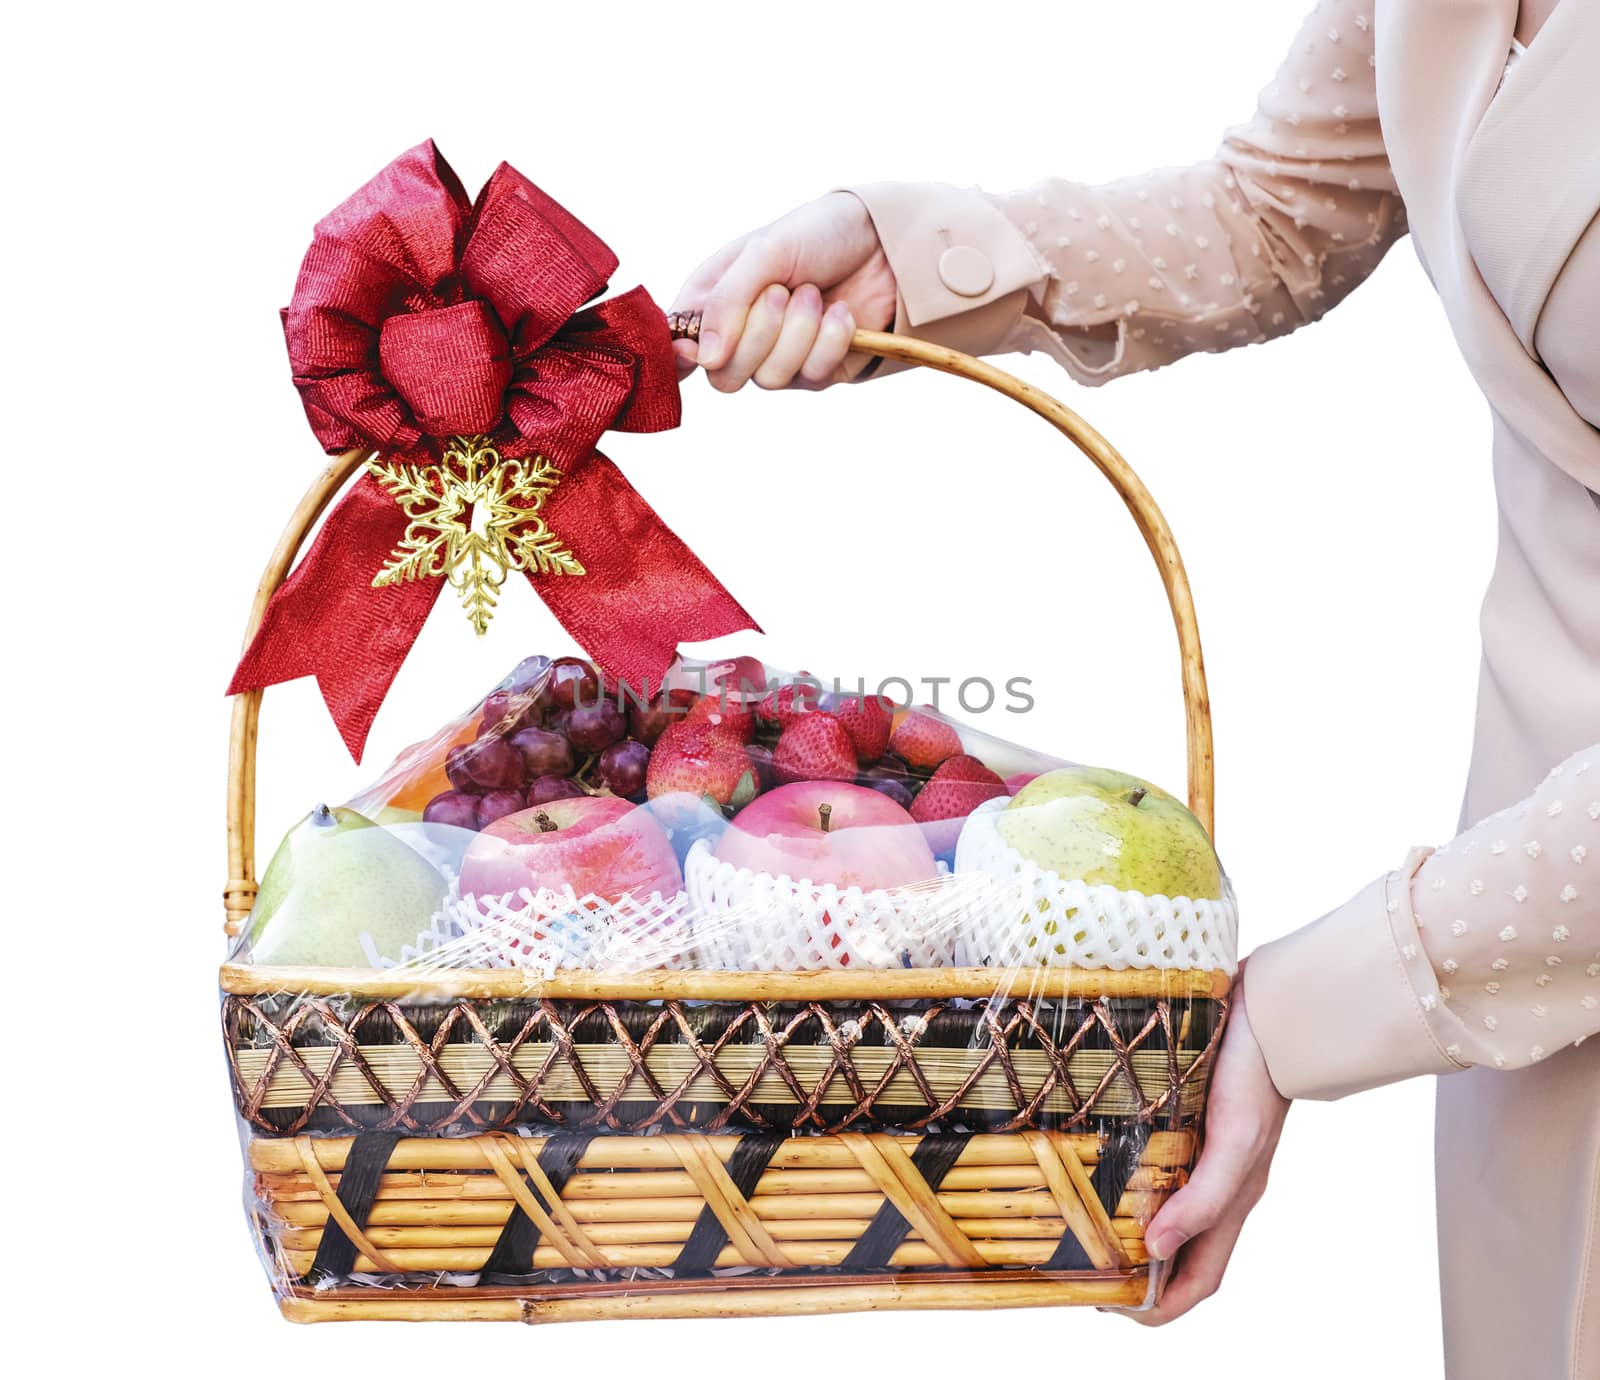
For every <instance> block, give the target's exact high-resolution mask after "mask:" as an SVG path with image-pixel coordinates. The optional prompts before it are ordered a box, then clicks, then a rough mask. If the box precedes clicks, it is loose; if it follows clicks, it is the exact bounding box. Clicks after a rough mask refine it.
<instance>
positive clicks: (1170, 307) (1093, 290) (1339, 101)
mask: <svg viewBox="0 0 1600 1380" xmlns="http://www.w3.org/2000/svg"><path fill="white" fill-rule="evenodd" d="M1370 15H1371V5H1370V3H1369V2H1368V0H1359V2H1358V0H1332V2H1331V3H1326V4H1323V5H1321V6H1319V7H1318V8H1317V10H1316V11H1315V12H1314V13H1313V14H1312V15H1311V16H1310V17H1309V18H1308V19H1307V20H1306V22H1305V24H1304V25H1303V26H1302V28H1301V30H1300V33H1299V35H1298V37H1297V38H1296V40H1295V43H1294V46H1293V48H1292V49H1291V50H1290V52H1289V55H1288V57H1287V58H1286V59H1285V60H1284V62H1283V65H1282V66H1281V67H1280V68H1279V70H1278V73H1277V75H1276V76H1275V77H1274V79H1273V81H1272V83H1271V84H1270V85H1269V86H1268V87H1267V88H1266V89H1265V90H1264V91H1263V92H1262V94H1261V97H1260V105H1259V108H1258V110H1257V112H1256V116H1255V118H1254V119H1253V120H1252V121H1251V122H1250V123H1249V124H1247V125H1244V126H1241V127H1240V128H1238V129H1234V130H1232V131H1230V132H1229V133H1228V135H1227V137H1226V139H1225V140H1224V142H1223V145H1222V147H1221V149H1220V150H1219V151H1218V153H1217V155H1216V156H1215V157H1214V158H1212V159H1211V160H1209V161H1207V162H1203V163H1198V164H1196V165H1194V166H1193V167H1187V168H1170V169H1163V170H1159V171H1155V172H1149V173H1145V174H1144V175H1142V176H1140V177H1133V178H1128V179H1126V180H1124V181H1120V182H1113V183H1109V184H1107V185H1103V186H1088V185H1084V184H1081V183H1076V182H1067V181H1062V180H1059V179H1050V180H1047V181H1044V182H1040V183H1037V184H1035V185H1034V186H1032V187H1027V188H1024V189H1023V190H1021V191H1017V192H1011V193H1008V194H1006V195H1004V196H999V197H989V196H986V195H985V194H984V193H981V192H978V191H973V190H961V189H958V188H954V187H947V186H941V185H938V184H923V185H912V184H899V183H885V184H879V185H876V186H866V187H859V188H855V189H853V190H855V192H856V193H857V195H859V196H860V197H861V198H862V200H863V201H864V202H865V203H866V205H867V208H868V210H869V211H870V213H871V215H872V218H873V222H874V224H875V225H876V227H877V230H878V233H879V236H880V238H881V239H882V242H883V245H884V249H885V252H886V254H887V258H888V261H889V265H890V267H891V268H892V269H893V270H894V274H895V278H896V281H897V283H898V287H899V295H898V302H897V311H896V329H898V330H902V331H907V332H912V333H915V334H917V335H920V336H925V337H930V338H933V339H935V340H939V341H941V342H942V343H945V344H948V345H951V346H953V347H955V348H957V349H961V350H964V351H967V352H968V353H971V354H991V353H996V352H1000V351H1005V350H1034V349H1044V350H1048V351H1049V352H1050V353H1051V354H1052V355H1054V356H1055V357H1056V358H1057V359H1058V360H1059V361H1060V362H1061V363H1062V364H1063V365H1064V366H1065V367H1066V368H1067V370H1068V371H1069V372H1070V373H1071V374H1072V375H1073V376H1074V377H1075V378H1076V379H1078V380H1079V382H1082V383H1099V382H1102V381H1104V380H1106V379H1109V378H1115V377H1117V376H1119V375H1122V374H1127V373H1132V372H1134V371H1136V370H1143V369H1155V368H1159V367H1160V366H1161V365H1164V364H1169V363H1171V362H1172V361H1173V360H1176V359H1179V358H1181V357H1182V356H1184V355H1187V354H1192V353H1195V352H1197V351H1204V352H1214V351H1218V350H1225V349H1231V348H1233V347H1234V346H1236V345H1244V344H1250V343H1252V342H1255V341H1262V340H1270V339H1272V338H1274V337H1276V336H1280V335H1286V334H1288V333H1289V332H1290V331H1292V330H1295V329H1296V328H1297V327H1299V326H1302V325H1304V324H1306V323H1307V322H1309V321H1314V320H1316V319H1317V318H1318V317H1320V316H1322V315H1323V313H1324V312H1326V311H1327V310H1328V309H1329V308H1331V307H1333V306H1334V305H1336V304H1337V303H1338V302H1340V301H1341V300H1342V299H1343V298H1344V297H1345V296H1346V295H1348V294H1349V293H1350V292H1351V291H1352V290H1353V289H1354V288H1355V287H1356V285H1357V284H1358V283H1360V282H1361V281H1362V280H1363V279H1364V278H1365V277H1366V276H1367V275H1368V274H1369V273H1371V272H1372V270H1373V269H1374V268H1375V267H1376V266H1377V264H1378V261H1379V260H1380V259H1381V258H1382V257H1383V255H1384V252H1385V251H1386V250H1387V249H1388V247H1389V246H1390V245H1391V244H1392V243H1393V242H1394V241H1395V239H1396V238H1398V236H1399V235H1400V234H1402V233H1403V232H1404V228H1405V217H1404V212H1403V209H1402V207H1401V205H1400V201H1399V198H1398V196H1397V195H1396V193H1395V186H1394V178H1393V175H1392V173H1391V172H1390V169H1389V163H1388V159H1387V156H1386V155H1385V152H1384V147H1383V137H1382V134H1381V133H1380V131H1379V128H1378V109H1377V92H1376V85H1375V82H1374V75H1373V67H1372V56H1373V46H1372V45H1373V35H1372V24H1371V19H1370Z"/></svg>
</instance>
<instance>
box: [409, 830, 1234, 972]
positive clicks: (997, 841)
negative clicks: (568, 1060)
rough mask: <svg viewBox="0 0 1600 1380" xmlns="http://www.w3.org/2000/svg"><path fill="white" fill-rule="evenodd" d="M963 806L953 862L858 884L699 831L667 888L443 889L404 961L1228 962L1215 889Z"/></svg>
mask: <svg viewBox="0 0 1600 1380" xmlns="http://www.w3.org/2000/svg"><path fill="white" fill-rule="evenodd" d="M1004 806H1005V801H1004V800H997V801H992V802H989V803H988V804H986V805H984V806H980V807H979V809H978V810H976V811H975V812H974V813H973V815H972V817H971V818H970V819H969V820H968V821H967V824H966V827H965V828H964V830H963V831H962V834H961V839H960V842H959V844H958V846H957V849H956V855H955V869H954V871H948V872H945V873H943V874H942V875H941V876H940V877H938V878H937V879H935V880H931V881H929V882H927V883H923V884H920V885H917V886H910V887H897V888H891V889H886V890H873V891H864V890H862V889H861V888H860V887H837V886H833V885H831V884H823V885H818V884H815V883H812V882H809V881H805V880H798V881H797V880H795V879H793V878H790V877H787V876H772V875H770V874H767V873H756V872H751V871H750V870H748V869H747V868H742V867H735V866H733V865H732V864H730V863H728V862H724V861H722V860H721V859H719V858H718V857H717V856H716V854H715V852H714V851H713V850H712V848H711V846H710V845H709V844H708V843H706V842H704V841H701V842H698V843H696V844H695V845H694V846H693V847H692V848H691V849H690V850H689V854H688V857H687V859H686V860H685V866H684V881H685V890H684V891H682V892H680V893H679V894H678V895H676V896H673V897H662V896H660V895H652V896H651V897H649V898H648V899H635V898H633V897H627V898H624V899H623V900H621V901H616V902H613V901H606V900H603V899H601V898H600V897H597V896H592V895H591V896H581V897H580V896H575V895H574V894H573V893H572V892H571V891H570V889H569V890H567V891H565V892H556V891H549V890H543V891H539V892H537V893H535V892H531V891H528V890H526V889H524V890H522V891H520V892H517V893H514V894H511V895H506V896H499V897H476V896H463V897H459V898H454V899H452V900H451V901H450V903H449V904H448V905H446V907H445V908H444V909H443V910H442V911H440V912H439V913H438V914H437V915H436V916H435V917H434V922H433V926H432V928H431V929H430V930H429V931H428V932H427V933H426V934H424V935H423V936H421V937H420V938H419V941H418V943H417V945H416V946H414V947H408V949H407V950H406V952H405V953H404V954H403V955H402V962H403V963H406V964H410V965H418V966H432V967H440V966H443V967H474V968H509V967H518V968H532V969H536V970H541V971H544V972H555V971H557V970H560V969H586V970H589V971H593V972H601V973H611V974H623V973H639V972H648V971H651V970H655V969H682V968H700V969H719V970H734V971H743V972H816V971H820V970H823V969H845V968H856V969H863V968H877V969H882V968H942V967H949V966H959V967H993V968H997V969H1002V970H1004V969H1011V968H1026V967H1047V968H1090V969H1128V968H1171V969H1185V968H1196V969H1221V970H1223V971H1225V972H1228V973H1232V972H1233V971H1234V970H1235V969H1236V967H1237V951H1238V914H1237V910H1236V908H1235V904H1234V900H1233V896H1232V892H1231V890H1229V891H1226V893H1225V894H1224V896H1223V897H1222V899H1220V900H1198V901H1197V900H1192V899H1190V898H1188V897H1167V896H1147V895H1145V894H1143V893H1141V892H1137V891H1120V890H1118V889H1117V888H1115V887H1110V886H1090V885H1087V884H1085V883H1084V882H1082V881H1079V880H1077V879H1063V878H1060V877H1058V876H1056V874H1055V873H1053V872H1049V871H1046V870H1044V869H1042V868H1040V867H1038V866H1037V865H1035V864H1034V863H1032V862H1029V861H1028V860H1026V859H1025V858H1023V857H1022V856H1021V855H1020V854H1018V853H1017V852H1016V850H1015V849H1013V848H1012V847H1011V846H1010V845H1009V844H1007V843H1006V842H1005V841H1004V840H1003V839H1002V838H1001V837H1000V834H999V831H998V830H997V829H996V828H995V820H996V818H997V817H998V814H999V812H1000V810H1001V809H1003V808H1004Z"/></svg>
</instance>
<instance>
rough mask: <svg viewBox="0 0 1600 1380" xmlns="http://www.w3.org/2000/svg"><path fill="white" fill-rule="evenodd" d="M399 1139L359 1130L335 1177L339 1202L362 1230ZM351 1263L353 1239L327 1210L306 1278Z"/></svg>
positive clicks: (344, 1269) (342, 1271)
mask: <svg viewBox="0 0 1600 1380" xmlns="http://www.w3.org/2000/svg"><path fill="white" fill-rule="evenodd" d="M399 1141H400V1132H398V1131H363V1132H361V1133H360V1134H359V1135H358V1136H356V1138H355V1140H354V1141H353V1142H352V1143H351V1146H350V1154H349V1157H348V1158H347V1159H346V1160H345V1166H344V1171H343V1173H341V1174H340V1176H339V1201H340V1202H341V1203H342V1204H344V1210H345V1211H346V1212H348V1213H349V1214H350V1218H351V1220H352V1221H353V1222H354V1223H355V1224H356V1226H357V1227H358V1228H360V1229H361V1230H362V1231H365V1230H366V1229H367V1215H368V1214H369V1213H370V1212H371V1211H372V1200H373V1199H374V1198H376V1197H377V1196H378V1184H379V1183H380V1181H381V1180H382V1178H383V1170H384V1166H385V1165H387V1164H388V1163H389V1156H390V1155H392V1154H393V1153H394V1147H395V1146H396V1145H397V1144H398V1143H399ZM355 1263H356V1246H355V1242H353V1241H352V1240H350V1238H349V1237H348V1236H346V1235H345V1234H344V1229H343V1228H342V1227H341V1226H340V1225H339V1224H338V1223H337V1222H336V1221H334V1219H333V1216H332V1214H331V1213H330V1214H329V1216H328V1221H327V1225H326V1226H324V1227H323V1229H322V1241H321V1243H320V1244H319V1245H318V1246H317V1254H316V1258H315V1259H314V1260H313V1261H312V1262H311V1269H310V1271H309V1272H308V1273H307V1275H306V1278H307V1279H308V1280H315V1279H319V1278H322V1277H324V1276H327V1275H347V1274H349V1273H350V1271H351V1270H352V1269H354V1268H355Z"/></svg>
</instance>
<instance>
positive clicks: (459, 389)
mask: <svg viewBox="0 0 1600 1380" xmlns="http://www.w3.org/2000/svg"><path fill="white" fill-rule="evenodd" d="M378 359H379V362H380V363H381V364H382V366H383V376H384V378H386V379H387V380H388V381H389V382H390V383H391V384H393V385H394V389H395V391H396V392H397V393H398V394H399V395H400V398H401V401H403V402H404V403H405V405H406V406H407V407H409V408H410V409H411V415H412V416H413V417H414V418H415V419H416V424H417V426H418V427H419V428H420V429H421V430H422V431H423V432H425V433H426V434H428V435H429V436H452V435H471V434H474V433H477V432H488V431H492V430H494V428H495V426H496V425H497V424H498V423H499V421H500V414H501V412H502V410H503V408H502V400H503V399H504V397H505V392H506V385H507V384H508V383H510V382H511V347H510V345H509V344H508V342H507V341H506V333H505V330H504V329H503V328H502V327H501V325H500V322H499V321H498V320H497V319H496V317H495V314H494V312H493V311H492V310H491V309H490V307H489V304H488V303H487V302H460V303H458V304H457V305H455V306H453V307H434V308H432V309H431V310H428V311H420V312H411V313H408V314H406V315H403V316H391V317H390V318H389V319H388V320H387V321H385V322H384V323H383V328H382V330H380V331H379V332H378Z"/></svg>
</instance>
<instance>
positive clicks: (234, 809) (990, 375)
mask: <svg viewBox="0 0 1600 1380" xmlns="http://www.w3.org/2000/svg"><path fill="white" fill-rule="evenodd" d="M670 321H671V324H672V328H673V333H674V335H677V336H682V337H692V336H693V335H694V334H695V333H696V331H697V329H698V327H699V314H698V313H688V314H676V313H675V314H674V315H673V316H672V317H671V318H670ZM851 348H852V349H854V350H858V351H860V352H862V353H864V354H871V355H878V356H881V357H883V358H884V359H895V360H902V361H904V362H905V363H908V364H922V365H926V366H927V367H928V368H930V369H937V370H938V371H939V372H940V373H944V374H955V375H957V376H958V377H960V378H965V379H971V380H972V381H973V382H974V383H981V384H983V385H984V386H985V387H988V388H992V389H994V390H995V391H996V392H997V393H1003V394H1004V395H1005V396H1006V397H1008V398H1010V399H1012V400H1013V401H1014V402H1019V403H1021V404H1022V405H1023V406H1024V407H1026V408H1027V409H1028V410H1029V411H1031V412H1035V413H1037V414H1038V415H1039V416H1041V417H1043V418H1044V419H1045V421H1047V422H1049V423H1050V425H1051V426H1053V427H1055V428H1056V430H1057V431H1059V432H1061V434H1062V435H1063V436H1065V437H1066V438H1067V439H1068V440H1070V441H1071V442H1072V443H1073V445H1075V446H1077V448H1078V449H1079V450H1080V451H1082V452H1083V453H1084V455H1086V456H1087V457H1088V458H1089V460H1090V461H1091V462H1092V463H1093V464H1094V466H1095V468H1096V469H1098V470H1099V471H1100V473H1101V474H1103V475H1104V476H1105V477H1106V479H1107V480H1109V481H1110V483H1111V487H1112V488H1114V489H1115V490H1116V491H1117V494H1118V496H1119V497H1120V498H1121V499H1122V501H1123V503H1124V504H1125V505H1126V506H1127V509H1128V511H1129V512H1130V513H1131V514H1132V515H1133V520H1134V523H1135V524H1136V525H1137V526H1138V528H1139V532H1140V534H1141V535H1142V536H1143V537H1144V541H1145V545H1146V546H1147V547H1149V548H1150V554H1151V556H1152V557H1153V558H1154V560H1155V563H1156V569H1157V571H1158V572H1159V573H1160V575H1161V582H1162V584H1163V585H1164V586H1165V587H1166V591H1167V603H1168V605H1169V606H1170V607H1171V609H1172V621H1173V624H1174V626H1175V627H1176V629H1177V633H1178V649H1179V652H1180V654H1181V657H1182V670H1183V702H1184V715H1185V730H1186V739H1187V745H1188V776H1189V808H1190V809H1191V810H1192V811H1194V813H1195V815H1196V817H1197V818H1198V819H1199V820H1200V822H1201V824H1203V825H1204V826H1205V828H1206V832H1207V833H1211V834H1213V836H1214V809H1213V804H1214V800H1213V792H1214V786H1215V779H1214V767H1213V763H1212V744H1211V702H1210V699H1209V698H1208V697H1207V694H1206V670H1205V662H1204V660H1203V659H1202V657H1201V654H1200V628H1199V625H1198V623H1197V622H1196V620H1195V612H1194V597H1193V595H1192V594H1191V592H1190V589H1189V577H1188V575H1187V574H1186V573H1185V572H1184V568H1183V558H1182V557H1181V556H1180V555H1179V554H1178V544H1177V542H1176V541H1175V540H1174V539H1173V536H1172V529H1171V528H1170V527H1168V526H1167V520H1166V518H1164V517H1163V516H1162V515H1161V509H1160V508H1158V507H1157V506H1156V501H1155V499H1153V498H1152V497H1151V496H1150V491H1149V490H1148V489H1146V488H1145V486H1144V483H1143V481H1141V480H1140V478H1139V476H1138V475H1137V474H1135V473H1134V472H1133V469H1132V467H1131V466H1129V464H1128V462H1127V461H1126V460H1124V459H1123V458H1122V456H1121V455H1119V454H1118V453H1117V450H1116V448H1115V447H1114V446H1112V444H1111V443H1110V442H1109V441H1107V440H1106V438H1105V437H1104V436H1102V435H1101V434H1100V433H1099V432H1098V431H1096V430H1095V429H1094V428H1093V427H1092V426H1090V425H1089V423H1088V422H1086V421H1084V420H1083V418H1082V417H1080V416H1078V414H1077V413H1076V412H1074V411H1073V410H1072V409H1071V408H1069V407H1067V406H1066V405H1065V404H1064V403H1061V402H1058V401H1057V400H1056V399H1055V398H1052V397H1051V396H1050V395H1049V394H1048V393H1045V392H1042V391H1040V390H1039V389H1037V388H1035V387H1034V386H1033V385H1032V384H1029V383H1024V382H1023V381H1022V380H1021V379H1019V378H1016V377H1015V376H1014V375H1011V374H1008V373H1006V372H1005V371H1004V370H1003V369H996V368H995V367H994V366H993V365H992V364H986V363H985V362H984V361H983V360H980V359H974V358H973V357H972V356H971V355H964V354H962V353H960V352H959V351H957V350H951V349H947V348H945V347H944V346H943V345H933V344H930V343H928V342H927V341H924V340H915V339H913V338H911V337H910V336H903V335H891V334H887V333H885V332H882V331H857V332H856V333H855V337H854V339H853V340H852V341H851ZM369 455H370V452H368V451H366V450H349V451H345V452H344V454H342V455H339V456H336V457H334V458H333V459H332V460H331V461H329V463H328V464H327V466H326V467H325V468H324V469H323V471H322V473H321V474H319V475H318V476H317V479H316V482H315V483H313V484H312V485H311V487H310V488H309V489H308V490H307V491H306V495H305V497H304V498H302V499H301V500H300V504H299V506H298V507H297V508H296V509H295V510H294V516H293V517H291V518H290V519H289V525H288V526H287V527H286V528H285V529H284V532H283V535H282V536H281V537H279V538H278V544H277V546H276V547H275V548H274V549H273V552H272V557H271V559H270V560H269V561H268V562H267V568H266V570H265V571H264V572H263V573H262V576H261V582H260V583H259V584H258V585H257V586H256V593H255V599H254V601H253V602H252V603H251V606H250V620H249V623H248V625H247V626H246V628H245V645H246V646H249V644H250V640H251V638H253V637H254V636H255V634H256V629H257V628H258V627H260V625H261V620H262V618H263V617H264V616H265V614H266V610H267V601H268V600H270V599H271V598H272V596H273V594H274V593H275V592H276V590H277V588H278V586H279V585H280V584H282V583H283V581H284V578H285V577H286V576H287V575H288V573H289V568H290V566H292V565H293V564H294V558H295V556H296V554H297V553H298V552H299V550H300V547H301V545H302V544H303V543H304V541H305V539H306V537H307V536H308V535H309V533H310V531H311V529H312V527H314V526H315V525H316V521H317V519H318V518H319V517H321V515H322V512H323V510H324V509H325V508H326V507H327V506H328V504H329V503H330V502H332V500H333V498H334V496H335V495H336V494H337V493H338V492H339V490H340V489H342V488H343V487H344V485H345V482H346V481H347V480H348V479H349V478H350V476H351V475H353V474H354V473H355V472H356V471H357V470H358V469H360V467H361V466H362V465H363V464H364V463H366V461H367V459H368V457H369ZM260 717H261V691H259V690H248V691H246V692H245V693H244V694H242V695H236V696H235V697H234V702H233V721H232V725H231V729H230V732H229V739H228V878H229V880H228V885H227V887H226V888H225V889H224V891H223V904H224V906H225V907H226V910H227V924H226V930H227V932H228V934H230V935H234V934H237V933H238V932H239V930H240V929H241V928H242V927H243V925H244V922H245V920H246V919H247V918H248V916H249V914H250V908H251V907H252V906H253V905H254V904H255V898H256V891H257V883H256V874H255V812H256V737H257V732H258V728H259V724H260Z"/></svg>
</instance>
